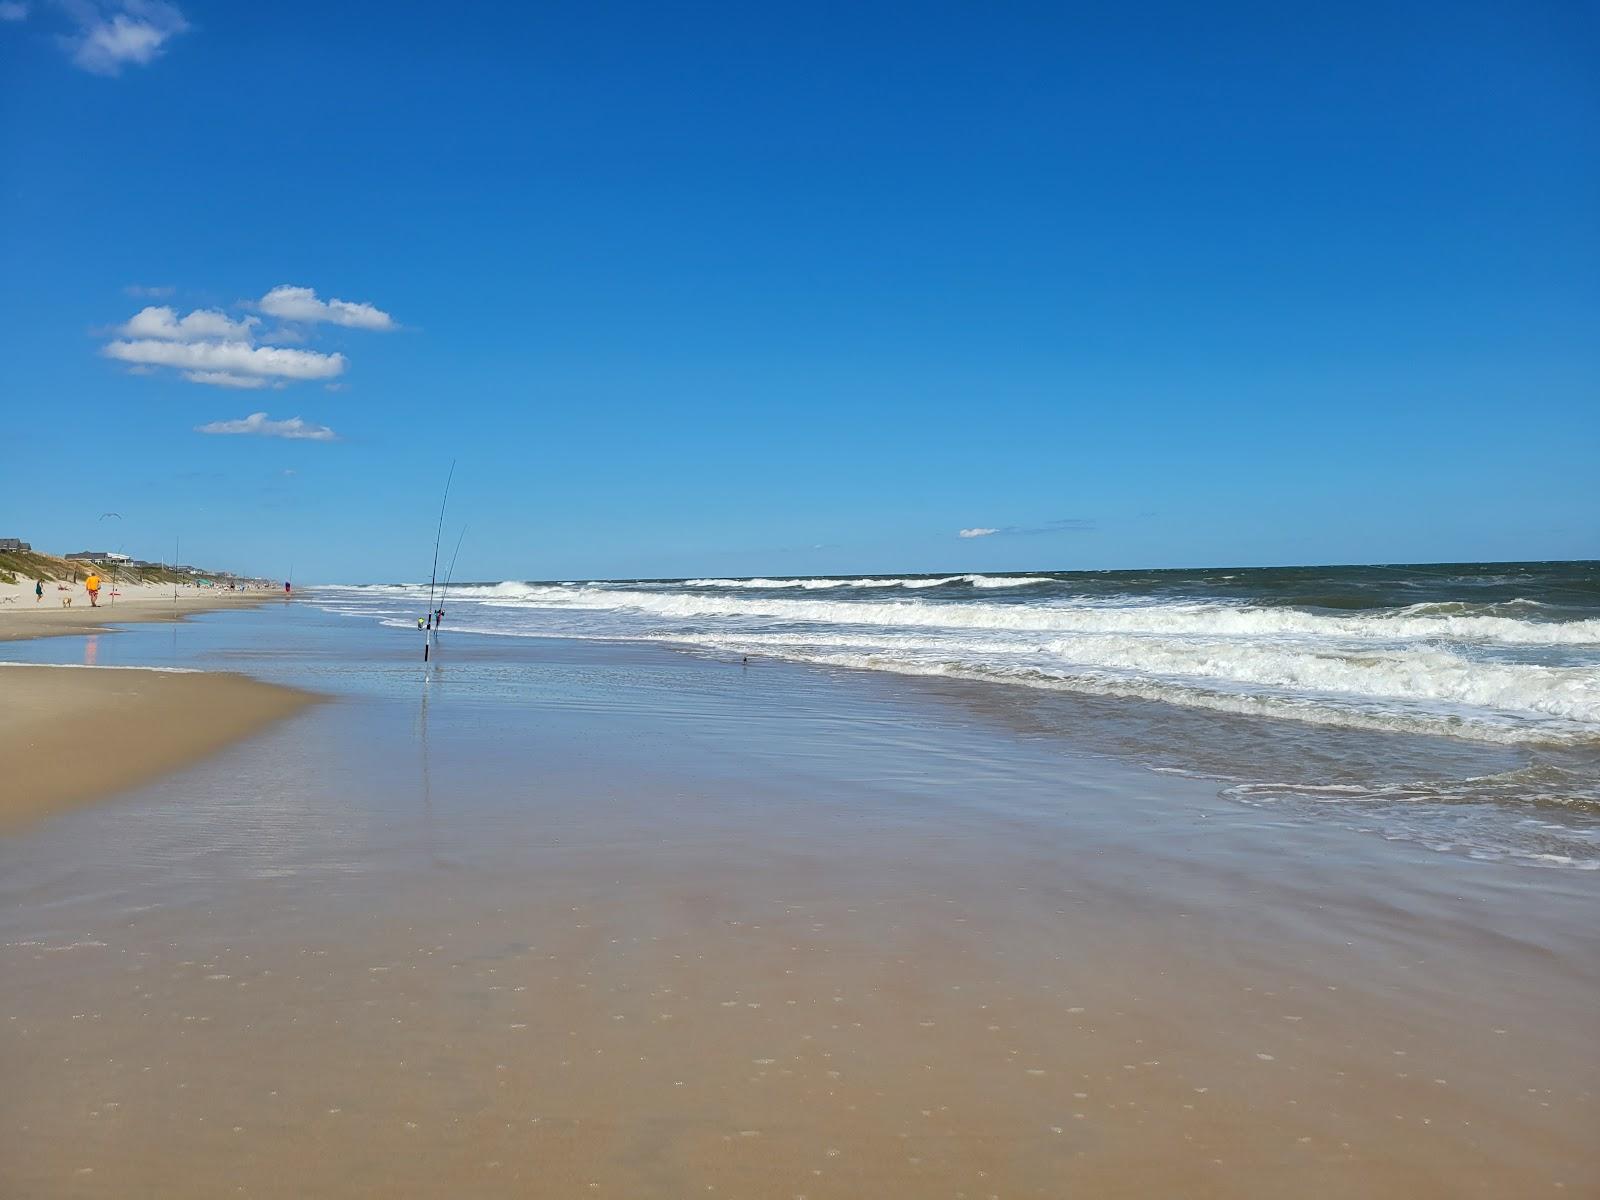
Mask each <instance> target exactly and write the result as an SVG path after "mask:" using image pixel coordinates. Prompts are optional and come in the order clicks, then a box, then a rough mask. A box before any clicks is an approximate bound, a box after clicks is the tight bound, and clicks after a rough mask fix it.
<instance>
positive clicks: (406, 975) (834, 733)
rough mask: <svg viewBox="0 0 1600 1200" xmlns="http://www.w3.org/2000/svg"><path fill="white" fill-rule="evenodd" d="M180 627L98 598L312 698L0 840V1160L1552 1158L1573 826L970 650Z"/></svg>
mask: <svg viewBox="0 0 1600 1200" xmlns="http://www.w3.org/2000/svg"><path fill="white" fill-rule="evenodd" d="M224 626H227V627H229V629H227V630H225V629H224ZM184 634H185V637H186V638H189V639H191V642H192V644H191V642H186V643H185V644H184V646H183V647H182V648H181V650H180V651H178V652H176V654H175V655H174V654H173V653H171V652H167V651H166V650H165V643H164V642H162V641H161V640H160V638H159V635H155V634H154V633H153V631H150V632H146V631H130V632H129V633H126V634H123V635H119V637H118V638H117V639H115V641H116V644H117V646H118V648H119V650H120V651H121V652H122V653H124V654H125V655H128V656H132V655H134V654H135V653H136V652H139V651H140V648H141V647H143V648H144V650H143V652H144V653H146V654H148V655H149V656H150V657H151V659H152V660H156V659H157V657H158V655H160V654H166V661H169V662H172V663H174V665H195V666H208V667H213V666H217V665H219V664H221V663H224V662H226V663H231V664H235V665H237V666H238V667H239V668H240V669H245V670H249V671H251V672H252V673H259V674H261V675H263V676H265V677H267V678H271V679H274V680H278V681H280V682H286V683H299V684H304V685H306V686H312V687H322V688H326V689H327V690H336V691H341V692H342V693H343V694H344V696H345V702H344V703H340V704H334V705H327V706H322V707H319V708H317V709H316V710H314V711H312V712H309V713H305V714H302V715H300V716H298V717H294V718H291V719H290V720H289V721H287V722H286V723H284V724H282V725H279V726H275V727H274V728H272V729H269V730H268V731H266V732H265V733H264V734H262V735H260V736H257V737H254V738H251V739H248V740H246V741H244V742H240V743H238V744H235V745H234V746H232V747H230V748H228V749H226V750H225V751H223V752H222V753H221V754H219V755H217V756H214V757H213V758H211V759H208V760H207V761H205V762H203V763H200V764H196V765H194V766H192V767H189V768H188V769H186V770H185V771H183V772H181V773H180V774H178V775H175V776H170V777H168V778H166V779H164V780H163V781H161V783H160V784H159V785H155V786H151V787H146V788H144V789H141V790H139V791H137V792H135V793H133V794H131V795H128V796H126V797H124V798H123V799H122V800H120V801H119V802H118V803H116V804H112V805H104V806H99V807H95V808H91V809H83V810H80V811H77V812H73V813H68V814H65V815H63V816H61V817H59V818H57V819H55V820H52V821H49V822H44V823H40V824H38V825H35V826H34V827H32V828H31V829H30V830H28V831H26V832H25V833H24V834H21V835H18V836H13V837H11V838H6V839H0V1075H3V1077H4V1078H5V1080H6V1081H7V1087H6V1088H5V1089H4V1091H3V1092H0V1193H3V1194H7V1195H11V1194H17V1195H30V1196H102V1195H103V1196H121V1195H130V1194H134V1195H137V1194H159V1195H165V1196H179V1197H183V1196H209V1195H216V1194H220V1193H224V1192H226V1193H230V1194H240V1195H338V1196H432V1195H450V1194H454V1195H474V1196H480V1195H481V1196H498V1195H505V1196H525V1195H536V1196H604V1195H613V1196H630V1197H631V1196H661V1197H669V1196H670V1197H681V1196H689V1195H697V1196H699V1195H705V1196H751V1197H792V1196H796V1195H805V1196H810V1197H825V1196H839V1197H845V1196H863V1195H871V1196H886V1197H924V1196H940V1195H942V1196H963V1197H973V1198H977V1197H988V1196H1016V1195H1026V1196H1061V1195H1071V1194H1081V1195H1092V1196H1144V1195H1185V1196H1263V1197H1266V1196H1272V1197H1279V1196H1284V1195H1295V1196H1329V1197H1332V1196H1341V1197H1342V1196H1349V1195H1360V1196H1371V1197H1391V1196H1392V1197H1428V1196H1440V1197H1443V1196H1462V1195H1484V1196H1504V1195H1519V1196H1520V1195H1541V1194H1551V1195H1586V1194H1589V1195H1592V1194H1595V1192H1596V1189H1597V1188H1600V1154H1597V1151H1596V1149H1595V1146H1594V1142H1593V1138H1592V1130H1593V1128H1594V1127H1595V1125H1596V1116H1597V1114H1596V1111H1595V1089H1596V1085H1597V1082H1600V1069H1597V1062H1596V1055H1595V1049H1594V1047H1595V1045H1596V1041H1595V1038H1596V1035H1597V1033H1600V1025H1597V1019H1596V1017H1595V1014H1594V1011H1593V1004H1592V1000H1593V996H1594V995H1595V994H1596V988H1597V986H1600V953H1597V950H1600V935H1597V934H1596V932H1595V931H1596V929H1597V927H1600V924H1597V922H1596V920H1595V917H1596V915H1597V912H1600V908H1597V894H1600V889H1597V887H1596V880H1595V879H1594V878H1593V873H1584V872H1575V871H1560V870H1541V869H1535V868H1529V867H1519V866H1512V865H1509V864H1503V863H1478V862H1472V861H1468V860H1465V859H1461V858H1456V857H1452V856H1450V855H1447V854H1434V853H1430V852H1428V851H1427V850H1425V849H1422V848H1419V847H1416V846H1412V845H1405V844H1396V843H1391V842H1387V841H1384V840H1383V839H1381V838H1377V837H1373V836H1369V835H1364V834H1362V833H1360V832H1359V831H1355V830H1351V829H1348V828H1344V827H1343V826H1340V825H1336V824H1332V823H1318V822H1316V821H1308V820H1304V819H1301V818H1299V817H1293V818H1290V817H1287V816H1279V815H1277V814H1275V813H1273V812H1270V811H1262V810H1257V809H1249V808H1245V807H1242V806H1239V805H1237V804H1233V803H1230V802H1228V801H1226V800H1224V799H1222V798H1220V797H1219V796H1218V795H1217V789H1216V787H1215V785H1214V784H1208V783H1206V782H1205V781H1203V780H1196V779H1186V778H1180V777H1174V776H1170V775H1159V774H1153V773H1150V772H1147V771H1139V770H1135V769H1133V768H1131V767H1128V766H1126V765H1124V764H1121V763H1118V762H1115V761H1111V760H1107V759H1103V758H1095V757H1090V756H1083V755H1078V754H1075V753H1073V751H1072V750H1071V748H1070V746H1063V745H1062V744H1060V743H1059V742H1058V741H1056V740H1053V739H1045V738H1039V737H1036V736H1030V735H1028V734H1026V733H1025V732H1024V729H1025V727H1024V726H1023V725H1022V723H1020V722H1017V721H1014V720H1013V719H1012V715H1011V712H1010V710H1009V708H1008V704H1007V701H1006V699H1005V697H1004V696H1003V695H1001V694H1000V693H997V692H995V691H993V690H988V689H982V688H977V687H969V686H957V685H939V686H928V687H910V688H908V687H904V686H899V681H894V680H873V679H863V678H861V677H858V676H848V675H830V674H826V673H822V672H816V671H810V670H806V669H802V668H792V667H785V666H781V665H777V664H765V663H763V664H756V665H754V666H752V667H750V668H744V667H742V666H740V665H739V664H730V663H724V662H718V661H715V660H710V659H702V658H689V657H685V656H682V655H677V654H672V653H669V652H665V651H657V650H653V649H648V648H637V647H616V646H598V645H587V644H576V643H572V644H567V643H544V642H527V641H519V640H513V639H507V640H504V641H500V642H492V643H491V642H489V641H488V640H487V639H471V638H465V637H461V638H454V639H452V638H451V637H450V636H449V635H448V634H447V635H446V636H445V638H444V640H443V642H442V652H443V655H444V661H445V664H446V665H445V666H444V668H443V669H442V671H441V673H440V674H438V675H437V676H435V677H434V679H433V681H432V682H431V683H429V684H427V685H425V686H424V685H422V684H421V682H420V677H419V675H420V673H419V670H418V666H419V664H417V663H415V662H414V661H412V660H413V657H414V656H413V651H414V650H415V649H416V642H415V639H414V638H411V637H407V636H403V635H402V634H401V633H399V632H398V631H381V632H379V631H366V632H354V633H353V632H351V630H350V627H349V624H348V623H341V622H339V621H338V619H337V618H331V617H320V616H317V615H315V614H314V610H311V609H309V607H308V606H294V607H293V608H290V609H283V610H280V611H276V612H271V611H266V610H263V611H262V612H260V613H257V614H240V615H238V616H237V617H229V618H226V619H216V620H214V621H210V622H209V623H207V624H204V625H201V624H198V623H197V624H196V626H194V627H186V628H185V630H184ZM252 640H253V642H254V644H255V645H256V646H257V647H258V649H257V651H256V653H255V654H254V656H252V655H250V654H248V653H244V652H242V651H241V649H240V644H241V641H244V642H249V641H252ZM507 642H510V643H511V644H509V645H508V644H507ZM44 646H45V644H43V643H40V644H37V645H36V647H35V649H36V652H38V653H43V652H44V649H43V647H44ZM283 646H292V647H293V649H292V650H280V649H277V647H283ZM330 683H331V684H334V686H331V687H330V686H329V685H330Z"/></svg>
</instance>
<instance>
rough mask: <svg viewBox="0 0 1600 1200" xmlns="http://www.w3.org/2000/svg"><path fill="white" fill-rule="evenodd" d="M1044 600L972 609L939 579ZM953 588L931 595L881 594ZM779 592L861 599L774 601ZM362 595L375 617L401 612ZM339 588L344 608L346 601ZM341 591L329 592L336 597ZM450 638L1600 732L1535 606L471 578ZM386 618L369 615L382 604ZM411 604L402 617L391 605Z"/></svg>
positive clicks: (1570, 736) (875, 582) (1292, 710)
mask: <svg viewBox="0 0 1600 1200" xmlns="http://www.w3.org/2000/svg"><path fill="white" fill-rule="evenodd" d="M963 584H970V585H972V587H973V588H974V589H979V588H990V587H996V588H1005V587H1009V588H1016V587H1025V586H1029V585H1035V584H1056V585H1057V586H1056V589H1055V591H1054V593H1053V594H1052V593H1051V592H1050V591H1049V590H1047V589H1040V591H1039V592H1037V593H1035V592H1018V593H1016V594H1015V595H1014V596H1005V597H995V598H992V599H991V598H984V597H982V596H981V594H975V593H974V592H970V591H969V592H967V594H966V595H965V596H963V595H962V594H961V591H959V590H955V591H951V590H949V588H948V586H947V585H963ZM935 587H939V588H946V589H947V590H946V592H945V593H942V594H940V595H937V596H926V597H924V596H916V595H904V594H902V595H900V596H895V597H892V598H891V597H888V596H884V595H882V594H881V593H878V592H875V591H874V589H890V588H893V589H900V590H902V591H904V590H906V589H910V590H913V591H915V590H919V589H927V588H935ZM773 589H783V590H791V591H797V592H801V593H820V592H826V591H830V590H833V589H853V590H857V591H858V593H859V594H854V595H852V594H850V593H849V592H846V593H845V594H840V593H839V592H837V591H834V594H832V595H810V594H805V595H795V596H782V595H779V596H774V595H761V594H753V593H759V592H762V591H771V590H773ZM426 591H427V589H426V588H418V587H415V586H414V585H412V586H396V587H392V588H377V589H366V595H365V596H363V597H362V602H363V603H366V604H369V605H371V606H372V608H373V610H374V611H373V613H372V615H374V616H378V617H379V618H380V619H384V620H388V621H394V623H396V624H405V623H407V622H406V621H405V620H396V613H395V609H394V607H393V606H392V605H391V604H390V603H389V597H405V598H407V599H408V600H410V599H414V598H420V597H422V596H425V594H426ZM349 597H350V593H349V592H348V591H347V592H345V593H343V596H342V597H340V598H339V599H338V601H337V606H338V607H340V608H344V607H346V604H347V602H348V598H349ZM332 599H334V598H333V597H330V600H332ZM463 602H465V604H466V607H464V608H461V609H457V610H456V611H453V612H452V620H451V627H453V628H455V629H456V630H458V631H466V630H467V629H469V628H470V629H477V630H481V631H483V632H487V633H497V634H514V635H527V636H559V637H583V638H589V637H599V638H612V639H621V640H653V641H663V642H674V643H678V644H684V645H694V646H703V647H707V648H713V649H721V650H727V651H732V652H736V653H737V652H745V653H748V652H757V653H764V654H768V655H775V656H782V657H787V658H791V659H797V660H803V661H811V662H818V663H827V664H831V665H837V666H848V667H855V668H861V669H870V670H879V671H895V672H901V673H907V674H925V675H959V676H964V677H972V678H982V679H990V680H1000V681H1005V682H1008V683H1013V684H1021V685H1026V686H1029V687H1042V688H1054V689H1058V690H1066V691H1076V692H1082V693H1087V694H1094V695H1106V696H1125V697H1137V698H1142V699H1150V700H1161V701H1164V702H1167V703H1175V704H1181V705H1185V706H1188V707H1198V708H1209V709H1213V710H1216V711H1220V712H1230V713H1240V714H1254V715H1266V716H1278V717H1287V718H1292V719H1295V720H1300V721H1310V722H1318V723H1326V724H1338V725H1346V726H1350V727H1355V728H1369V729H1386V730H1406V731H1412V732H1430V733H1437V734H1447V735H1451V736H1457V737H1468V738H1474V739H1478V740H1483V741H1491V742H1502V743H1548V742H1575V741H1586V740H1595V739H1600V670H1597V669H1596V657H1595V648H1596V647H1600V619H1596V618H1592V617H1585V618H1581V619H1575V620H1564V621H1563V620H1557V619H1550V614H1551V613H1552V612H1553V611H1556V610H1550V609H1548V608H1547V607H1546V606H1543V605H1539V604H1537V603H1535V602H1532V601H1523V602H1521V603H1518V602H1513V601H1504V602H1500V603H1496V604H1471V603H1463V602H1451V603H1440V602H1432V603H1425V604H1413V605H1410V606H1405V607H1392V608H1379V609H1358V610H1334V611H1329V610H1310V609H1305V608H1295V607H1290V606H1287V605H1252V604H1248V603H1245V602H1242V601H1229V600H1220V599H1193V600H1178V599H1168V598H1163V597H1160V596H1154V595H1149V594H1144V595H1120V596H1119V595H1099V596H1094V597H1085V596H1079V595H1073V594H1070V593H1069V592H1068V591H1067V590H1066V587H1065V586H1064V585H1063V584H1062V583H1061V581H1058V580H1052V579H1050V578H1048V577H1046V576H985V575H950V576H930V577H922V578H903V577H876V576H862V577H856V578H852V579H823V578H815V579H788V580H776V579H763V578H757V579H743V580H740V579H718V578H706V579H695V580H689V581H687V582H683V583H673V582H670V581H668V582H630V581H616V582H600V583H583V584H574V583H567V584H545V583H526V582H521V581H517V580H507V581H504V582H501V583H497V584H483V585H466V586H458V587H453V588H452V589H451V590H450V593H449V597H448V603H449V604H450V605H452V606H455V605H457V604H458V603H463ZM380 608H381V610H382V611H381V613H380V612H379V611H378V610H379V609H380ZM402 611H403V610H402Z"/></svg>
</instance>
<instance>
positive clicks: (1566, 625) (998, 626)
mask: <svg viewBox="0 0 1600 1200" xmlns="http://www.w3.org/2000/svg"><path fill="white" fill-rule="evenodd" d="M452 595H462V596H469V597H481V598H484V599H498V600H502V601H512V602H517V603H522V604H527V605H530V606H535V607H538V606H546V605H548V606H552V607H572V608H588V609H597V610H599V609H613V608H630V609H634V610H636V611H639V612H643V613H650V614H654V615H658V616H665V617H712V618H715V617H726V618H766V619H770V620H775V621H780V622H783V623H785V624H815V625H872V626H880V627H886V628H897V627H925V628H952V629H994V630H1012V631H1023V632H1030V633H1058V632H1059V633H1111V632H1128V633H1148V634H1174V635H1183V636H1197V635H1198V636H1206V635H1210V636H1222V637H1260V636H1272V635H1303V636H1309V637H1329V638H1339V639H1361V640H1373V641H1396V640H1407V641H1409V640H1425V639H1435V638H1437V639H1449V640H1456V641H1484V642H1502V643H1506V644H1516V645H1550V646H1561V645H1577V646H1590V645H1600V618H1590V619H1587V620H1578V621H1529V620H1523V619H1520V618H1516V617H1504V616H1477V615H1455V616H1422V615H1415V614H1412V613H1409V612H1407V611H1406V610H1404V609H1399V610H1396V609H1384V610H1377V611H1361V612H1354V613H1349V614H1342V615H1332V614H1328V613H1314V612H1306V611H1304V610H1301V609H1293V608H1258V607H1251V606H1247V605H1242V604H1240V605H1233V604H1222V603H1214V602H1193V603H1165V604H1156V603H1140V604H1127V605H1110V604H1105V603H1100V604H1092V605H1091V604H1082V603H1071V602H1063V601H1050V602H1045V603H1040V604H990V603H984V602H981V601H972V602H964V603H949V602H937V601H935V602H923V601H916V600H896V601H849V600H820V599H819V600H789V599H784V598H778V597H762V596H742V595H717V594H711V593H708V594H693V595H691V594H685V593H675V592H669V591H662V592H646V591H639V590H633V589H625V588H617V589H608V588H597V587H593V586H584V587H579V588H576V589H571V590H568V589H565V588H558V587H551V586H548V585H541V584H527V583H514V582H508V583H500V584H495V585H494V586H493V587H491V588H487V589H482V588H478V589H470V590H466V591H462V592H452Z"/></svg>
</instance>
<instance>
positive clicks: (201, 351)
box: [103, 338, 345, 382]
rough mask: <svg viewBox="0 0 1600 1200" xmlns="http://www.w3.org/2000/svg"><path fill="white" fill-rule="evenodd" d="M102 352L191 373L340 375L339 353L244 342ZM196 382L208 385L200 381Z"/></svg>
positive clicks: (143, 343) (150, 344)
mask: <svg viewBox="0 0 1600 1200" xmlns="http://www.w3.org/2000/svg"><path fill="white" fill-rule="evenodd" d="M103 353H104V354H105V355H106V356H107V357H108V358H114V359H117V360H118V361H119V362H126V363H138V364H142V365H144V366H151V367H173V368H176V369H177V370H180V371H186V372H190V373H191V378H192V377H193V375H194V374H206V373H209V372H224V373H227V374H230V375H256V376H262V377H265V378H268V379H332V378H333V377H334V376H336V375H341V374H343V373H344V368H345V357H344V355H342V354H319V353H317V352H316V351H315V350H286V349H284V348H283V347H281V346H252V345H250V343H248V342H238V341H233V342H171V341H161V340H157V339H154V338H145V339H141V340H138V341H115V342H111V343H110V344H109V345H107V346H106V348H105V350H104V351H103ZM199 382H210V381H207V380H201V381H199Z"/></svg>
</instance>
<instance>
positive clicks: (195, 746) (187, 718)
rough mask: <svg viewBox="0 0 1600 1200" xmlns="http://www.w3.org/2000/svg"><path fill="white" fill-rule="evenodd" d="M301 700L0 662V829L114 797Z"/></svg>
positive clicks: (258, 688)
mask: <svg viewBox="0 0 1600 1200" xmlns="http://www.w3.org/2000/svg"><path fill="white" fill-rule="evenodd" d="M311 701H312V697H311V696H310V695H309V694H307V693H304V692H298V691H293V690H291V689H288V688H283V687H278V686H276V685H274V684H270V683H262V682H260V681H258V680H254V679H246V678H245V677H243V676H241V675H226V674H211V673H205V674H198V673H197V674H173V673H169V672H163V671H141V670H136V669H135V670H118V669H109V668H108V669H103V670H102V669H96V668H81V669H80V668H74V667H70V666H16V665H6V664H0V780H3V782H4V787H3V788H0V832H6V831H8V830H12V829H15V828H16V827H18V826H20V825H22V824H24V823H26V822H28V821H36V820H39V819H41V818H43V817H45V816H47V815H49V814H50V813H53V812H57V811H59V810H61V809H62V808H65V807H67V806H69V805H73V804H82V803H87V802H90V801H95V800H101V799H108V798H111V797H115V796H116V795H117V794H118V793H120V792H123V791H126V790H127V789H128V788H130V787H132V786H134V785H136V784H139V783H142V782H144V781H145V780H148V779H154V778H157V777H158V776H161V775H163V774H166V773H167V772H170V771H172V770H175V769H176V768H178V767H181V766H183V765H185V764H187V763H190V762H193V761H194V760H196V759H199V758H202V757H204V756H205V755H207V754H210V753H213V752H214V751H216V750H217V749H218V748H220V747H222V746H224V745H226V744H227V743H229V742H231V741H233V740H235V739H236V738H241V737H245V736H247V735H248V734H251V733H253V732H255V731H257V730H259V729H262V728H264V727H265V726H266V725H268V724H270V723H271V722H273V721H276V720H280V719H281V718H283V717H285V716H287V715H289V714H290V713H292V712H295V711H297V710H298V709H300V708H303V707H304V706H305V705H306V704H309V703H310V702H311Z"/></svg>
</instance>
